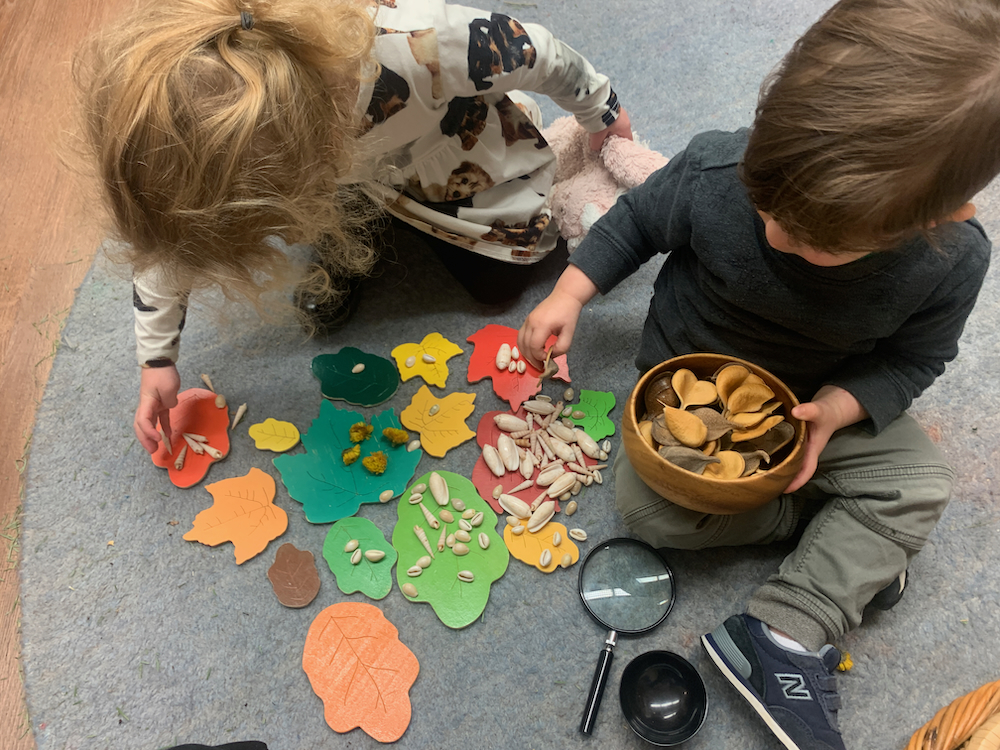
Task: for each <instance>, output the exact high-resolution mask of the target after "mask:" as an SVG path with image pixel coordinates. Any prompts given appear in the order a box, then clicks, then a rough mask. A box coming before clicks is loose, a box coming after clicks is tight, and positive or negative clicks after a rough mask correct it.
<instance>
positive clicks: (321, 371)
mask: <svg viewBox="0 0 1000 750" xmlns="http://www.w3.org/2000/svg"><path fill="white" fill-rule="evenodd" d="M357 365H364V369H362V370H361V372H354V369H355V367H356V366H357ZM312 371H313V375H315V376H316V377H317V378H319V382H320V390H321V391H322V393H323V395H324V396H325V397H326V398H329V399H333V400H334V401H346V402H347V403H349V404H355V405H357V406H375V405H376V404H381V403H382V402H383V401H387V400H389V399H390V398H392V395H393V394H394V393H395V392H396V390H397V389H398V388H399V373H398V372H397V371H396V366H395V365H394V364H393V363H392V362H390V361H389V360H387V359H384V358H383V357H379V356H376V355H374V354H368V353H367V352H363V351H361V350H360V349H355V348H354V347H353V346H345V347H344V348H343V349H341V350H340V351H339V352H337V353H336V354H320V355H318V356H316V357H314V358H313V361H312Z"/></svg>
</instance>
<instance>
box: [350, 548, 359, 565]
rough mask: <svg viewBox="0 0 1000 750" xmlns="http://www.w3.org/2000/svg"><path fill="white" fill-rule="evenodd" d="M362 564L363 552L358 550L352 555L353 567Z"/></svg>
mask: <svg viewBox="0 0 1000 750" xmlns="http://www.w3.org/2000/svg"><path fill="white" fill-rule="evenodd" d="M359 562H361V550H359V549H356V550H354V552H352V553H351V565H357V564H358V563H359Z"/></svg>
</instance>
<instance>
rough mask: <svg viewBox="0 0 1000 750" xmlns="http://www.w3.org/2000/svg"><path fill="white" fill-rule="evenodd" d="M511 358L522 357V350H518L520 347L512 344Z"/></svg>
mask: <svg viewBox="0 0 1000 750" xmlns="http://www.w3.org/2000/svg"><path fill="white" fill-rule="evenodd" d="M510 358H511V359H520V358H521V352H519V351H518V349H517V347H516V346H512V347H511V348H510Z"/></svg>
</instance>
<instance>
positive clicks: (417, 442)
mask: <svg viewBox="0 0 1000 750" xmlns="http://www.w3.org/2000/svg"><path fill="white" fill-rule="evenodd" d="M419 447H420V440H411V441H410V442H409V443H407V444H406V452H407V453H413V451H415V450H416V449H417V448H419Z"/></svg>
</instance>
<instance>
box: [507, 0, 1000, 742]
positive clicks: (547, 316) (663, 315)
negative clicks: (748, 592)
mask: <svg viewBox="0 0 1000 750" xmlns="http://www.w3.org/2000/svg"><path fill="white" fill-rule="evenodd" d="M997 133H1000V3H998V2H997V1H996V0H968V1H967V2H963V3H945V2H940V0H842V1H841V2H839V3H837V4H836V5H835V6H834V7H833V8H831V9H830V10H829V11H828V12H827V13H826V14H825V15H824V16H823V17H822V18H821V19H820V20H819V21H818V22H817V23H816V24H815V25H814V26H813V27H812V28H810V29H809V30H808V31H807V32H806V34H805V35H804V36H803V37H802V38H801V39H800V40H799V41H798V42H797V43H796V44H795V46H794V47H793V49H792V50H791V52H790V53H789V54H788V56H787V57H786V58H785V60H784V61H783V63H782V65H781V66H780V67H779V68H778V70H777V71H776V72H775V73H774V74H772V76H771V77H770V78H769V79H768V80H767V81H766V82H765V84H764V86H763V87H762V92H761V98H760V102H759V105H758V108H757V114H756V118H755V120H754V123H753V126H752V128H751V129H750V130H749V131H739V132H736V133H719V132H713V133H705V134H702V135H699V136H697V137H695V138H694V139H693V140H692V141H691V143H690V145H689V146H688V147H687V148H686V149H685V150H684V151H683V152H682V153H680V154H678V155H677V156H675V157H674V158H673V159H672V160H671V162H670V163H669V164H668V165H667V166H666V167H665V168H664V169H662V170H661V171H659V172H658V173H656V174H654V175H653V176H652V177H651V178H650V179H649V180H648V181H647V182H646V183H645V184H644V185H642V186H640V187H638V188H635V189H634V190H632V191H631V192H630V193H628V194H627V195H625V196H623V197H622V198H621V199H620V200H619V201H618V203H617V204H616V205H615V206H614V207H613V208H612V209H611V210H610V211H609V212H608V214H607V215H606V216H605V217H604V218H603V219H602V220H601V221H599V222H598V223H597V224H596V225H595V226H594V227H593V228H592V229H591V232H590V234H589V235H588V237H587V238H586V240H585V241H584V242H583V244H582V245H581V246H580V247H579V249H578V250H577V251H576V252H575V253H574V254H573V256H572V257H571V259H570V265H569V267H568V268H567V269H566V271H565V272H564V273H563V275H562V276H561V277H560V279H559V281H558V282H557V284H556V286H555V289H554V290H553V291H552V293H551V294H550V295H549V296H548V297H547V298H546V299H545V300H543V301H542V303H541V304H539V305H538V307H536V308H535V309H534V310H533V311H532V312H531V313H530V314H529V315H528V317H527V319H526V320H525V322H524V325H523V326H522V328H521V331H520V334H519V337H518V345H519V347H520V349H521V351H522V352H525V353H526V354H527V355H528V356H529V357H530V358H532V359H533V360H536V361H540V360H542V359H543V358H544V355H545V352H544V350H543V346H544V343H545V342H546V340H547V339H548V338H549V337H550V336H551V335H556V336H557V337H558V338H557V341H556V343H555V344H554V347H553V349H554V351H553V352H552V353H553V354H561V353H563V352H565V351H567V350H568V349H569V346H570V343H571V341H572V338H573V333H574V330H575V327H576V324H577V321H578V319H579V316H580V312H581V310H582V308H583V306H584V305H585V304H586V303H587V302H588V301H589V300H590V299H591V298H592V297H593V296H594V295H595V294H597V293H598V292H601V293H608V292H610V291H611V289H613V288H614V286H615V285H616V284H617V283H619V282H620V281H622V280H623V279H625V278H626V277H627V276H628V275H630V274H631V273H633V272H634V271H635V270H636V269H638V268H639V266H640V265H641V264H642V263H644V262H646V261H647V260H649V259H651V258H652V257H653V256H655V255H658V254H664V255H666V256H667V257H666V259H665V261H664V263H663V267H662V269H661V271H660V273H659V275H658V277H657V279H656V282H655V284H654V295H653V299H652V302H651V304H650V308H649V313H648V316H647V318H646V323H645V327H644V329H643V334H642V341H641V345H640V350H639V353H638V357H637V360H636V363H637V365H638V367H639V369H640V370H643V371H645V370H647V369H649V368H651V367H653V366H654V365H656V364H657V363H659V362H661V361H663V360H665V359H668V358H670V357H673V356H676V355H680V354H685V353H689V352H698V351H708V352H717V353H720V354H727V355H732V356H736V357H740V358H743V359H747V360H750V361H752V362H755V363H756V364H758V365H761V366H763V367H764V368H766V369H768V370H770V371H771V372H772V373H774V374H775V375H777V376H778V377H779V378H781V379H782V380H783V381H784V382H785V383H787V384H788V385H789V386H790V387H791V388H792V389H793V391H794V392H795V393H796V395H797V396H798V398H799V399H800V401H801V402H802V403H801V404H800V405H799V406H797V407H796V408H795V409H794V410H793V412H792V413H793V415H794V416H795V417H796V418H798V419H800V420H802V421H803V422H805V423H806V425H807V439H806V449H805V460H804V463H803V466H802V470H801V471H800V473H799V474H798V475H797V476H796V477H794V478H793V479H792V481H791V483H790V484H789V486H788V487H787V489H786V491H785V493H784V494H783V495H781V496H780V497H778V498H777V499H775V500H773V501H772V502H770V503H768V504H766V505H765V506H763V507H761V508H759V509H757V510H754V511H751V512H747V513H742V514H738V515H710V514H704V513H698V512H695V511H692V510H689V509H687V508H684V507H681V506H679V505H677V504H675V503H672V502H671V501H670V499H669V498H664V497H660V496H659V495H658V494H656V493H655V492H654V491H653V490H652V489H650V488H649V487H648V486H646V484H645V483H644V482H643V481H642V480H641V479H640V478H639V477H638V475H637V474H636V473H635V470H634V469H633V467H632V466H631V465H630V464H629V461H628V458H627V457H626V456H624V455H623V454H622V453H621V452H619V455H618V457H617V460H616V462H615V481H616V496H617V504H618V508H619V510H620V512H621V513H622V514H623V518H624V520H625V522H626V523H627V524H628V526H629V527H630V528H631V529H632V530H633V531H634V532H635V533H636V534H637V535H639V536H640V537H642V538H643V539H645V540H646V541H648V542H649V543H651V544H652V545H654V546H656V547H669V548H681V549H701V548H706V547H713V546H723V545H739V544H767V543H770V542H773V541H780V540H785V539H793V538H798V543H797V546H796V548H795V549H794V550H793V551H792V552H791V553H790V554H789V555H788V557H787V558H786V559H785V560H784V561H783V562H782V564H781V566H780V567H779V569H778V571H777V572H776V573H775V574H774V575H772V576H771V577H770V578H769V579H768V580H767V581H766V582H765V583H764V585H763V586H761V587H760V588H759V589H758V590H757V591H756V592H755V593H754V594H753V595H752V597H751V599H750V601H749V602H748V604H747V608H746V612H745V613H743V614H740V615H736V616H733V617H731V618H729V619H728V620H727V621H726V622H725V623H723V624H722V625H720V626H719V627H718V628H717V629H716V630H714V631H713V632H711V633H708V634H706V635H705V636H704V637H703V639H702V640H703V643H704V645H705V648H706V650H707V651H708V653H709V655H710V657H711V658H712V660H713V661H714V662H715V664H716V665H717V666H718V667H719V668H720V669H721V670H722V672H723V673H724V674H725V676H726V677H727V678H728V679H729V680H730V682H731V683H732V684H733V685H734V687H736V688H737V689H738V690H739V692H740V693H741V694H742V695H743V696H744V698H746V699H747V700H748V701H749V702H750V704H751V705H752V706H753V707H754V709H755V710H756V711H757V712H758V713H759V714H760V715H761V717H762V718H763V719H764V720H765V722H766V723H767V725H768V727H769V728H770V729H771V731H773V732H774V734H775V735H776V736H777V737H778V739H779V740H780V741H781V742H782V743H783V744H784V746H785V747H787V748H799V749H801V750H805V749H806V748H809V749H826V750H829V749H833V748H837V749H842V748H844V743H843V739H842V737H841V733H840V729H839V726H838V721H837V710H838V708H839V697H838V695H837V692H836V686H835V680H834V677H833V671H834V669H835V667H836V666H837V664H838V662H839V660H840V654H839V652H838V651H837V649H836V648H835V647H834V646H833V645H832V644H833V642H835V641H836V640H837V639H838V638H839V637H840V636H842V635H843V634H844V633H845V632H847V631H848V630H850V629H852V628H854V627H857V626H858V625H859V624H860V623H861V618H862V612H863V610H864V609H865V607H866V606H868V605H869V604H874V605H876V606H878V605H881V606H883V607H884V606H891V604H893V603H895V601H896V600H898V597H899V596H900V595H901V593H902V589H903V586H904V585H905V574H906V569H907V566H908V564H909V562H910V560H911V559H912V558H913V557H914V555H916V553H917V552H918V551H919V550H920V549H921V547H922V546H923V545H924V543H925V542H926V541H927V538H928V535H929V534H930V533H931V531H932V530H933V528H934V526H935V524H936V523H937V520H938V518H939V517H940V515H941V513H942V511H943V510H944V508H945V506H946V505H947V502H948V499H949V496H950V492H951V487H952V481H953V471H952V469H951V468H950V467H949V466H948V465H947V463H946V461H945V460H944V458H943V457H942V455H941V454H940V452H939V451H938V449H937V448H936V447H935V446H934V445H933V444H932V443H931V441H930V440H929V439H928V438H927V437H926V435H925V434H924V433H923V431H922V430H921V429H920V427H919V426H918V425H917V424H916V422H915V421H914V420H913V419H912V418H911V417H909V416H908V415H907V414H906V412H905V410H906V408H907V407H908V406H909V405H910V403H911V401H912V400H913V399H914V398H915V397H916V396H918V395H920V393H921V392H922V391H923V390H924V389H925V388H927V387H928V386H929V385H930V384H931V383H932V382H933V381H934V379H935V378H936V377H937V376H939V375H940V374H941V373H942V372H943V371H944V368H945V364H946V363H947V362H948V361H950V360H952V359H953V358H954V357H955V356H956V354H957V351H958V339H959V336H960V335H961V333H962V329H963V327H964V324H965V321H966V318H967V317H968V315H969V313H970V311H971V310H972V307H973V305H974V303H975V300H976V296H977V294H978V292H979V289H980V287H981V285H982V282H983V278H984V275H985V273H986V270H987V267H988V264H989V258H990V243H989V241H988V239H987V238H986V236H985V233H984V231H983V229H982V227H981V226H980V225H979V224H978V223H977V222H975V221H974V220H973V216H974V214H975V207H974V206H973V205H972V203H970V200H971V198H972V197H973V196H974V195H975V194H976V193H977V192H978V191H979V190H980V189H982V188H983V187H984V186H985V185H986V184H987V183H988V182H989V181H990V180H991V179H992V178H993V177H994V176H995V175H996V174H997V173H998V172H1000V137H998V136H997Z"/></svg>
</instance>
